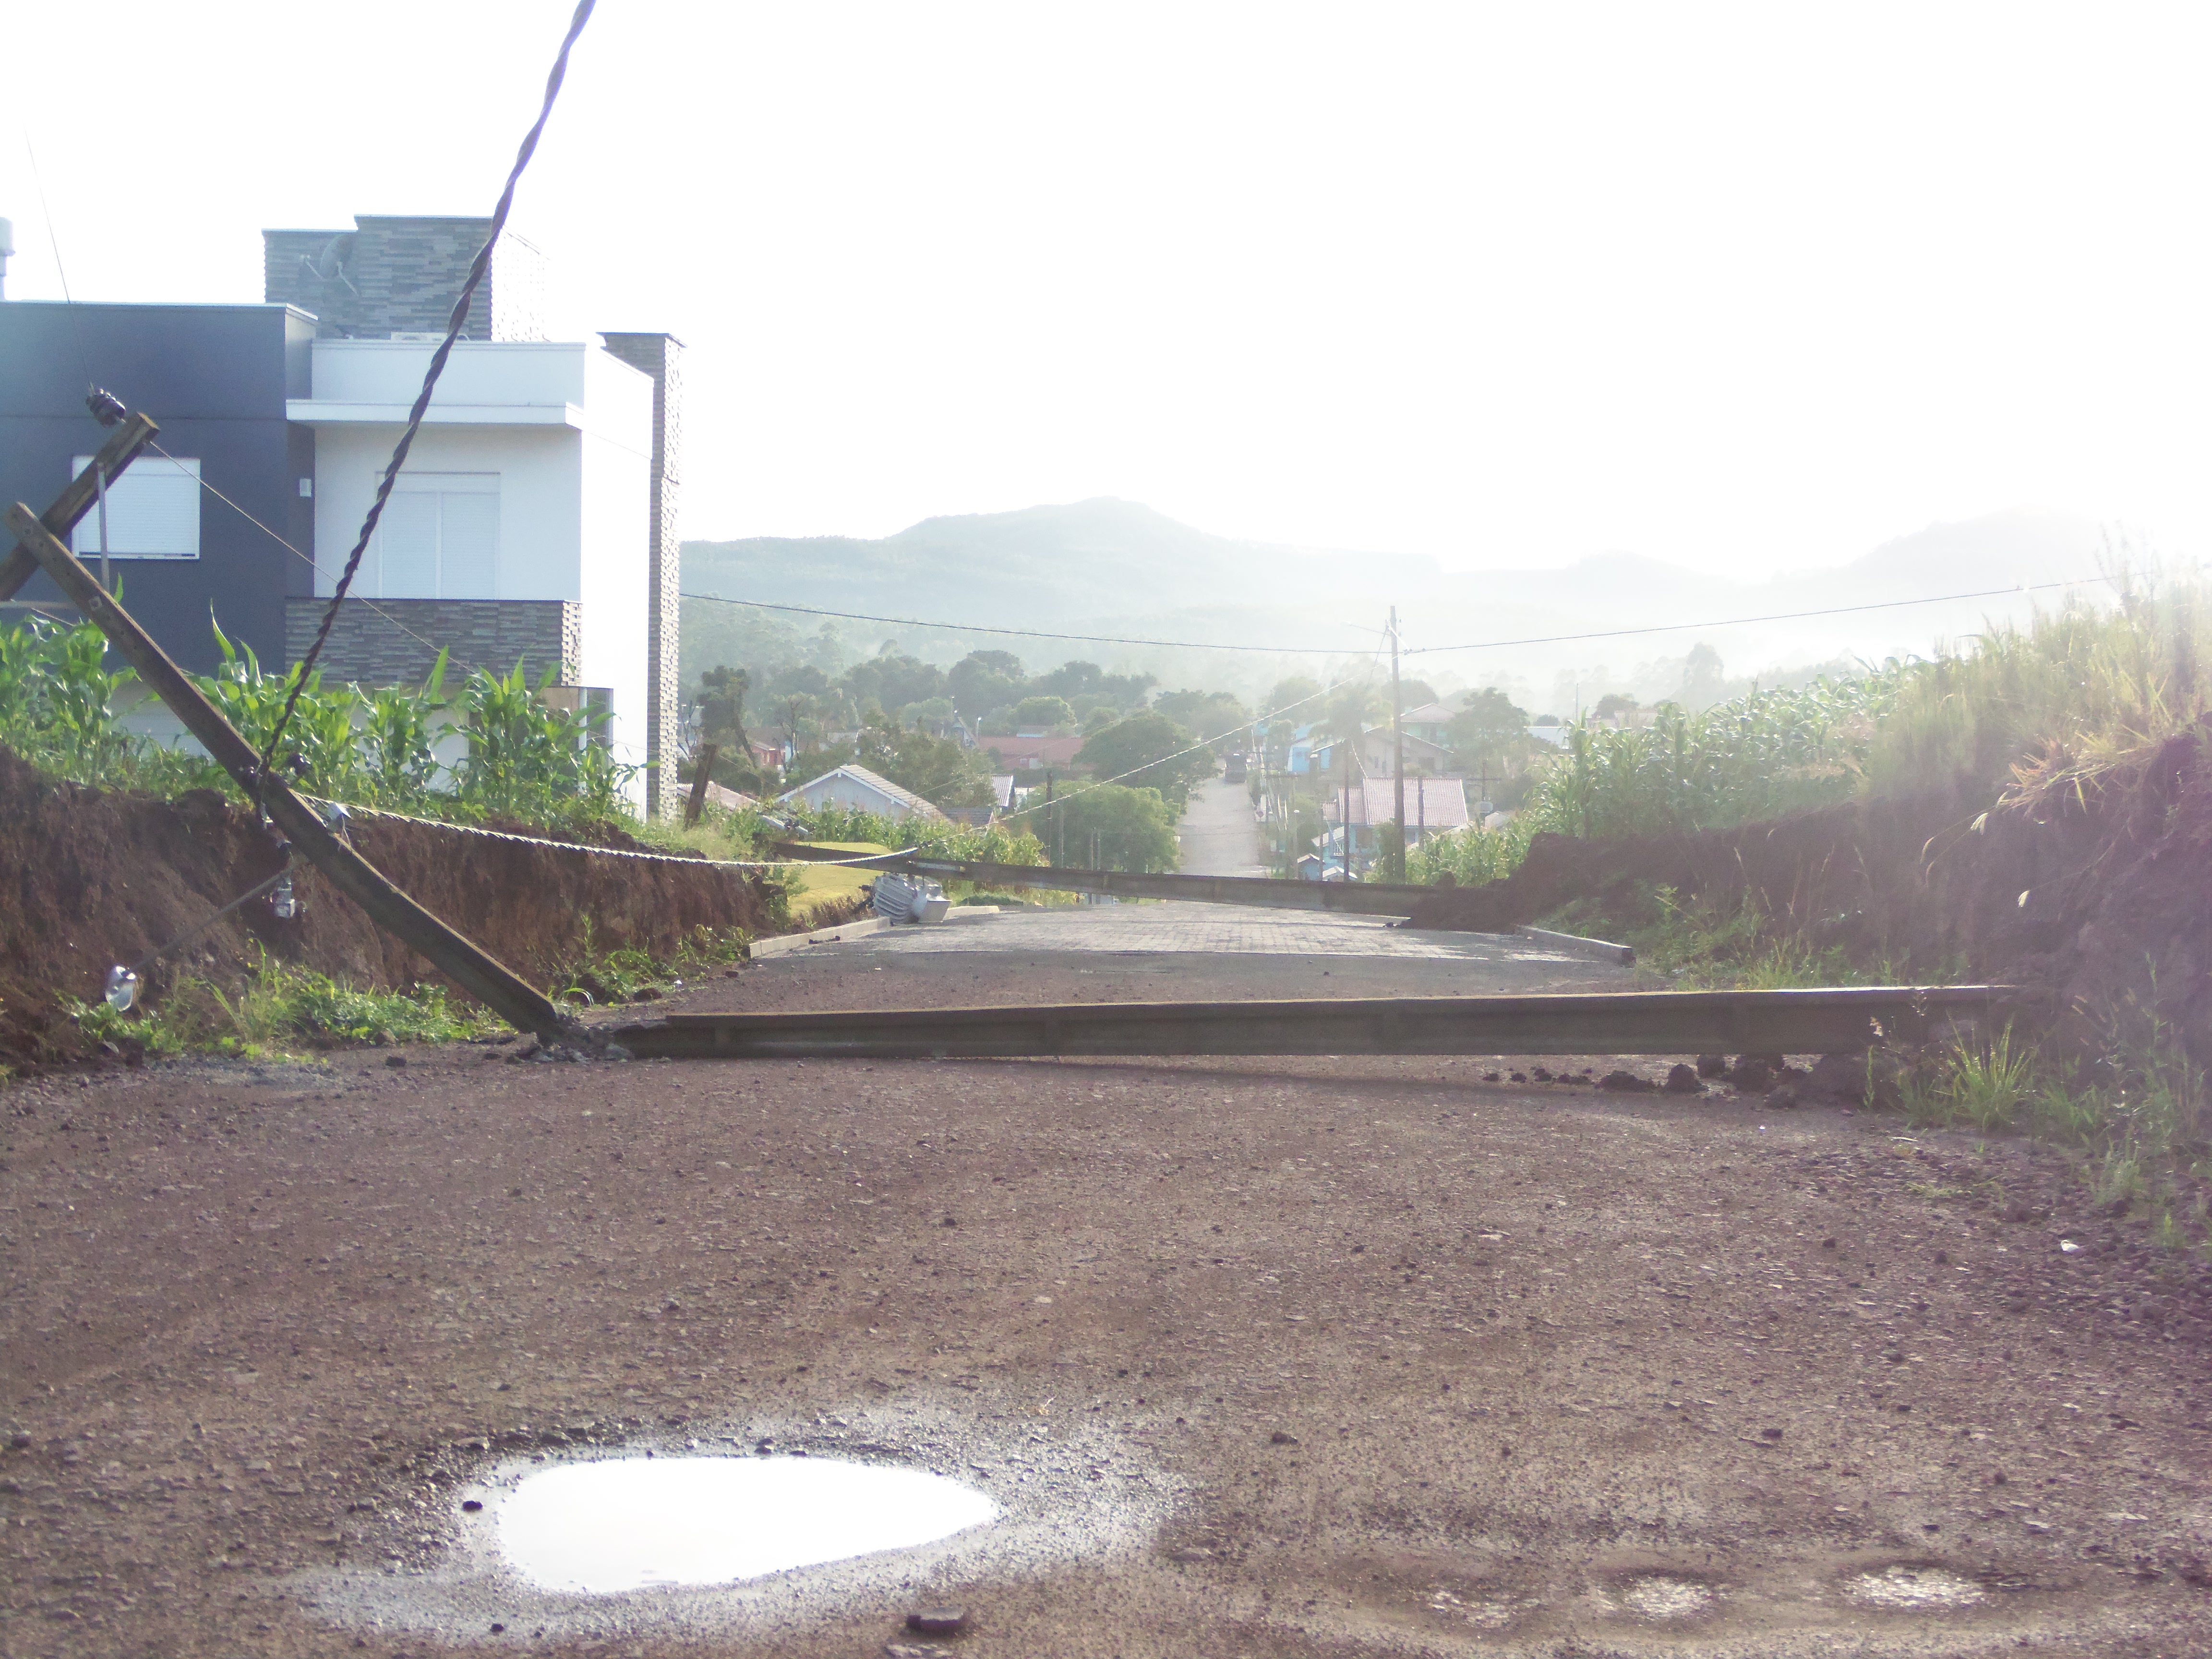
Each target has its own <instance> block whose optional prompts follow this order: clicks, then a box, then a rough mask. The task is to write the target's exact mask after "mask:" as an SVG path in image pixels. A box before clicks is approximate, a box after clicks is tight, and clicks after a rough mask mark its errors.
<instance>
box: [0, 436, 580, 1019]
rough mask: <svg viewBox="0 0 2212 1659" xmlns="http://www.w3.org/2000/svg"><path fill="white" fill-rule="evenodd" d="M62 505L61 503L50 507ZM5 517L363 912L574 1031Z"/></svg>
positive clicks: (520, 1015)
mask: <svg viewBox="0 0 2212 1659" xmlns="http://www.w3.org/2000/svg"><path fill="white" fill-rule="evenodd" d="M149 428H150V422H149ZM150 435H151V434H150V430H149V436H150ZM87 470H88V471H89V470H90V469H87ZM62 506H63V503H62V502H59V501H58V502H56V503H55V507H54V509H52V510H57V511H58V510H59V509H60V508H61V507H62ZM79 516H82V513H80V514H79ZM7 522H8V528H9V530H10V531H12V532H14V533H15V535H16V536H17V537H18V538H20V539H21V542H22V544H23V546H25V547H27V548H28V549H29V550H30V551H31V556H32V557H33V558H34V559H35V560H36V561H37V562H39V564H40V566H41V567H43V568H45V570H46V574H48V575H50V576H52V578H53V579H54V581H55V583H56V585H57V586H59V587H60V588H61V590H62V592H64V593H65V594H66V595H68V597H69V599H70V603H71V604H73V605H76V608H77V609H78V610H79V611H82V613H83V614H84V615H85V616H86V617H88V618H89V619H90V620H91V621H92V622H94V623H96V624H97V625H98V627H99V629H100V632H101V633H103V634H105V635H107V637H108V640H109V641H110V642H111V643H112V644H113V646H114V647H115V648H116V650H118V652H120V653H122V655H123V658H124V660H125V661H126V662H128V663H129V664H130V665H131V667H133V668H135V669H136V670H137V671H138V678H139V679H140V681H141V682H142V683H143V684H144V685H145V686H146V687H147V688H148V689H149V690H151V691H152V692H153V693H154V695H155V696H158V697H159V698H161V701H162V702H165V703H167V705H168V707H169V708H170V710H171V711H172V712H173V713H174V714H175V715H176V716H177V718H178V719H179V720H182V721H183V722H184V723H185V730H187V731H189V732H191V734H192V735H193V736H194V737H195V738H198V739H199V740H200V743H201V744H202V745H203V746H204V747H205V748H206V750H207V751H208V753H209V754H210V756H212V757H214V758H215V760H216V763H217V764H218V765H220V766H221V767H222V769H223V770H224V771H226V772H228V773H229V774H230V775H231V776H232V777H233V778H234V779H235V780H236V781H237V782H238V786H239V787H240V788H241V789H243V790H245V791H246V793H247V794H248V795H249V796H252V797H253V798H255V799H258V800H259V802H260V803H261V806H262V809H263V810H264V811H266V812H267V813H268V814H269V817H270V819H271V820H272V821H273V822H274V823H276V827H277V828H278V829H281V830H283V833H284V834H285V836H287V837H288V838H289V840H290V841H291V843H292V845H293V847H294V848H296V849H297V850H298V851H299V852H300V853H301V854H302V855H303V856H305V857H306V859H307V861H308V862H309V863H310V864H313V866H315V868H316V869H318V870H319V871H321V872H323V874H324V875H325V876H326V877H328V878H330V880H331V884H332V885H334V886H335V887H337V890H339V891H340V892H342V893H343V894H344V895H345V896H347V897H348V898H349V899H351V900H352V901H353V902H355V903H356V904H358V905H359V906H361V908H362V909H363V910H365V911H367V912H368V916H369V919H370V920H371V921H374V922H375V923H376V924H377V926H379V927H382V928H384V929H385V930H386V932H387V933H391V934H392V936H393V937H394V938H396V939H398V940H399V941H400V942H401V943H402V944H404V945H406V946H407V948H408V949H410V951H415V952H416V954H417V955H418V956H421V957H425V958H427V959H428V961H429V962H430V963H431V964H432V965H433V966H434V967H435V968H436V969H438V970H439V971H440V972H441V973H442V974H444V975H446V976H447V978H448V979H450V980H452V981H453V982H454V983H455V984H456V985H459V987H461V988H462V989H463V990H465V991H466V992H467V993H468V994H470V995H471V996H473V997H475V998H476V999H477V1000H478V1001H480V1002H482V1003H483V1005H484V1006H486V1007H488V1008H489V1009H491V1010H492V1011H493V1012H495V1013H496V1014H498V1015H499V1017H500V1018H502V1019H504V1020H506V1021H507V1023H508V1024H510V1025H513V1027H515V1028H516V1029H517V1030H524V1031H535V1032H537V1033H538V1035H539V1036H544V1037H568V1036H573V1035H574V1029H573V1022H571V1021H570V1020H569V1019H568V1018H567V1017H566V1016H565V1015H563V1014H562V1012H561V1010H560V1009H559V1008H558V1007H556V1006H555V1005H554V1003H553V1002H552V1000H551V999H550V998H548V997H547V996H546V995H545V994H544V992H542V991H540V990H538V988H537V987H535V986H533V985H532V984H531V983H529V981H526V980H525V979H523V978H522V977H521V976H520V975H518V974H516V973H515V972H514V971H513V969H510V968H508V967H507V966H506V965H505V964H504V963H501V962H500V961H499V960H498V959H497V958H496V957H493V956H492V955H491V953H490V952H489V951H486V950H484V949H483V947H482V946H481V945H477V943H476V942H475V941H474V940H472V939H469V938H468V937H467V936H466V935H465V934H463V933H459V932H457V931H455V930H454V929H453V927H448V926H447V924H446V923H445V922H444V921H441V920H440V919H439V918H438V917H437V916H435V915H433V914H432V913H431V912H430V911H428V910H427V909H425V908H423V907H422V905H420V904H418V903H416V902H415V900H413V899H412V898H410V897H409V896H407V895H406V894H405V893H404V892H402V891H401V890H399V888H398V887H397V886H395V885H394V884H392V881H391V879H390V878H388V877H386V875H385V874H384V872H381V871H380V870H379V869H378V868H377V867H376V866H374V865H373V864H371V863H370V862H369V861H368V860H367V859H365V858H363V857H362V855H361V854H359V853H357V852H356V851H355V850H354V848H352V846H351V845H349V843H348V842H346V841H345V840H344V839H343V837H341V836H338V835H337V832H336V831H334V830H333V829H331V827H330V826H329V825H328V824H326V823H324V822H323V818H322V815H321V814H320V813H319V812H318V811H316V810H315V809H314V808H313V806H311V805H308V804H307V802H306V801H305V800H303V799H301V798H300V796H299V795H297V794H295V793H294V792H293V790H292V788H291V787H290V786H289V784H287V783H286V782H285V781H283V779H282V778H279V777H276V776H264V775H262V774H261V772H260V761H261V757H260V756H259V755H258V754H257V753H255V752H254V749H253V745H252V744H249V743H248V742H246V739H245V738H242V737H240V735H239V733H238V729H237V728H236V727H235V726H232V725H231V723H230V722H229V721H228V720H226V719H225V718H224V717H223V715H222V711H221V710H220V709H218V708H216V706H215V705H214V704H213V703H211V702H209V701H208V700H207V698H206V697H205V696H203V695H202V694H201V692H200V689H199V688H198V687H197V686H196V685H194V684H192V683H191V681H190V680H189V679H187V678H185V675H184V671H182V670H181V669H179V667H178V666H177V665H176V664H175V663H173V662H172V661H170V660H169V657H168V654H167V653H166V652H164V651H163V650H162V649H161V647H160V646H158V645H156V644H155V642H154V640H153V637H152V636H151V635H149V634H148V633H147V632H146V630H145V629H143V628H141V627H140V626H139V625H138V623H137V620H136V619H135V618H133V617H131V614H130V613H129V612H128V611H125V610H124V608H123V607H122V606H121V605H118V604H117V603H116V602H115V600H114V599H113V598H112V596H111V595H110V594H109V593H108V592H107V591H106V589H105V588H103V587H101V586H100V582H99V580H98V579H97V578H96V577H94V575H93V574H92V572H91V571H89V570H88V569H86V568H85V567H84V566H83V565H82V563H81V562H78V560H77V557H76V555H75V554H73V553H71V552H70V550H69V549H68V548H67V547H66V546H64V544H62V542H60V541H59V540H58V538H56V537H55V535H54V534H53V532H52V531H51V530H50V529H49V528H48V527H47V526H46V524H45V523H44V522H42V521H41V520H40V519H39V517H38V516H37V515H36V514H35V513H33V512H32V511H31V509H30V508H29V507H25V506H24V505H23V504H22V503H21V501H18V502H16V503H15V505H14V506H12V507H9V509H8V513H7Z"/></svg>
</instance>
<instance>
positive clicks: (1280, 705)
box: [1261, 674, 1321, 726]
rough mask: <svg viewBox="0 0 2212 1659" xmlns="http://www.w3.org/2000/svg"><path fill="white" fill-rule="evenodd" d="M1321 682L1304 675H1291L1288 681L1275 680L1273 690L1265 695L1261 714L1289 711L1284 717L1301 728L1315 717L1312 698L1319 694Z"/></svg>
mask: <svg viewBox="0 0 2212 1659" xmlns="http://www.w3.org/2000/svg"><path fill="white" fill-rule="evenodd" d="M1320 691H1321V682H1320V681H1319V680H1316V679H1309V678H1306V676H1304V674H1293V675H1291V677H1290V678H1288V679H1285V680H1277V681H1276V682H1275V689H1274V690H1272V691H1270V692H1269V693H1267V703H1266V705H1265V706H1264V707H1263V708H1262V709H1261V713H1262V714H1273V713H1275V712H1276V711H1277V710H1278V709H1289V710H1290V713H1289V714H1286V715H1285V716H1284V718H1285V719H1286V720H1296V721H1297V722H1298V723H1299V724H1300V725H1301V726H1303V725H1304V724H1305V722H1307V721H1308V720H1312V719H1313V718H1314V717H1315V705H1314V702H1313V701H1312V700H1313V698H1314V697H1316V696H1318V695H1319V694H1320Z"/></svg>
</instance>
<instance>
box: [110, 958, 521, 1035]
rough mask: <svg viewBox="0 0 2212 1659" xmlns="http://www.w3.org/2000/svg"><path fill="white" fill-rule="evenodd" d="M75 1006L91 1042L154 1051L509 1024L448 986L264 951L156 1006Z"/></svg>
mask: <svg viewBox="0 0 2212 1659" xmlns="http://www.w3.org/2000/svg"><path fill="white" fill-rule="evenodd" d="M70 1012H71V1014H72V1016H73V1017H74V1018H75V1019H76V1024H77V1029H78V1030H81V1031H82V1033H83V1034H84V1035H85V1036H86V1037H87V1039H88V1040H89V1041H90V1042H94V1043H95V1044H97V1043H100V1042H114V1043H117V1044H118V1045H133V1046H136V1047H137V1048H140V1049H141V1050H143V1052H144V1053H146V1054H151V1055H155V1056H164V1055H176V1054H233V1055H240V1056H246V1057H253V1056H258V1055H260V1054H269V1053H286V1052H289V1051H291V1050H294V1049H296V1048H309V1049H320V1048H360V1047H376V1048H384V1047H388V1046H390V1045H392V1044H393V1043H399V1042H453V1041H456V1040H457V1039H459V1038H462V1037H470V1036H477V1035H479V1034H480V1033H483V1032H486V1031H496V1030H505V1029H506V1025H505V1022H503V1021H501V1020H500V1019H498V1018H496V1017H495V1016H494V1015H492V1014H490V1013H489V1012H485V1011H483V1010H481V1009H477V1008H474V1007H472V1006H465V1005H464V1006H455V1004H454V1003H453V1001H452V1000H451V999H449V998H448V996H447V993H446V990H445V987H442V986H437V985H417V986H415V987H412V988H411V989H410V990H407V991H365V990H360V989H357V988H356V987H353V986H349V985H345V984H343V983H341V982H339V981H337V980H334V979H332V978H331V977H330V975H327V974H319V973H315V972H313V971H312V970H311V969H304V968H295V967H293V966H291V965H290V964H289V963H282V962H275V961H271V960H270V958H269V957H267V956H265V955H264V957H262V959H261V961H260V963H259V964H258V967H257V968H256V969H255V970H254V971H253V972H252V974H251V975H248V976H247V978H246V981H245V983H244V984H243V985H240V986H238V987H234V988H231V989H228V990H226V989H225V988H224V987H222V986H220V985H217V984H216V983H215V981H212V980H209V979H205V978H202V977H200V976H198V975H185V976H184V977H182V978H180V979H179V980H178V981H176V982H175V983H174V984H173V985H172V986H171V987H169V988H168V990H167V992H166V993H165V994H162V995H161V998H160V1000H159V1001H158V1003H157V1004H155V1005H154V1006H143V1007H141V1008H138V1009H134V1010H133V1011H132V1012H130V1013H127V1014H119V1013H118V1012H115V1010H114V1009H112V1008H111V1007H109V1006H107V1004H106V1003H105V1002H99V1003H92V1004H89V1005H88V1004H85V1003H81V1002H80V1003H76V1004H74V1005H73V1006H72V1007H71V1009H70Z"/></svg>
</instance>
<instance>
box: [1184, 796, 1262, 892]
mask: <svg viewBox="0 0 2212 1659" xmlns="http://www.w3.org/2000/svg"><path fill="white" fill-rule="evenodd" d="M1176 834H1177V835H1178V836H1180V837H1181V838H1182V872H1183V874H1185V875H1187V876H1264V875H1266V874H1267V866H1265V865H1264V864H1262V863H1261V861H1260V825H1259V821H1258V820H1257V819H1255V817H1253V816H1252V802H1251V800H1250V799H1249V797H1248V796H1247V795H1246V794H1245V793H1244V787H1243V785H1242V784H1236V783H1231V782H1229V781H1227V780H1226V779H1223V778H1208V779H1206V781H1204V782H1202V783H1200V784H1198V785H1195V786H1194V787H1193V788H1192V790H1191V792H1190V804H1189V805H1188V806H1187V807H1185V808H1184V809H1183V815H1182V820H1181V821H1180V822H1179V823H1177V825H1176Z"/></svg>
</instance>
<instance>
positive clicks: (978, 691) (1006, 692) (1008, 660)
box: [945, 651, 1029, 720]
mask: <svg viewBox="0 0 2212 1659" xmlns="http://www.w3.org/2000/svg"><path fill="white" fill-rule="evenodd" d="M945 689H946V690H948V691H950V692H951V696H952V701H953V702H955V703H957V704H958V705H959V708H960V712H961V714H963V715H965V716H966V717H967V718H968V719H969V720H981V718H982V717H983V715H985V714H987V713H988V712H989V711H990V710H992V709H994V708H1005V707H1006V706H1007V705H1009V704H1011V703H1015V702H1020V701H1021V699H1022V697H1023V696H1025V695H1026V694H1027V692H1028V690H1029V676H1028V675H1027V674H1026V673H1025V672H1024V671H1023V669H1022V659H1020V658H1019V657H1018V656H1016V655H1015V654H1014V653H1012V652H1011V651H970V652H969V653H968V654H967V655H966V656H964V657H963V658H961V659H960V660H959V661H958V662H956V663H954V664H953V665H952V667H951V671H949V672H948V673H947V674H946V675H945Z"/></svg>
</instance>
